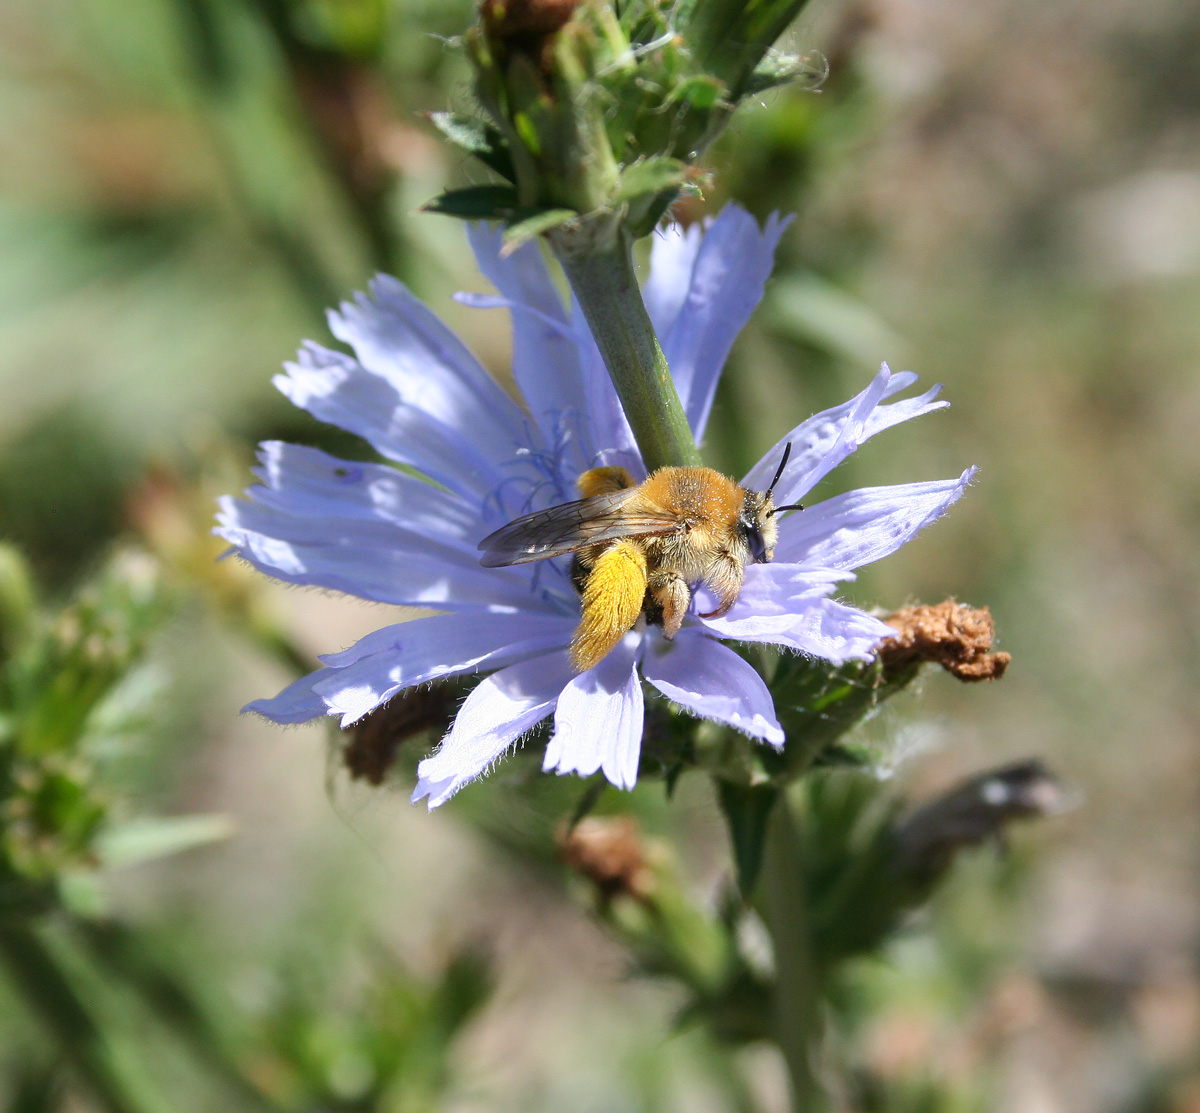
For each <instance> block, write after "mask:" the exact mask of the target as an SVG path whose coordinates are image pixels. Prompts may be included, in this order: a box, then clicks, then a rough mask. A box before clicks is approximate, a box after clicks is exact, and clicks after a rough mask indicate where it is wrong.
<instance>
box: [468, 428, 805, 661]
mask: <svg viewBox="0 0 1200 1113" xmlns="http://www.w3.org/2000/svg"><path fill="white" fill-rule="evenodd" d="M791 451H792V446H791V444H790V443H789V444H788V446H787V447H786V448H785V449H784V453H783V459H782V460H780V462H779V467H778V468H777V469H776V472H775V478H774V479H772V480H771V486H770V487H768V488H767V489H766V490H765V491H750V490H747V489H746V488H745V487H742V486H739V485H738V484H737V483H736V482H734V480H732V479H730V478H729V477H728V476H726V475H722V474H721V473H720V472H718V471H714V470H713V469H712V468H702V467H664V468H659V469H658V470H657V471H655V472H652V473H651V475H650V476H649V477H648V478H647V479H646V480H645V482H643V483H637V482H636V481H635V480H634V478H633V476H632V475H630V473H629V472H628V471H627V470H626V469H625V468H620V467H602V468H592V469H591V470H589V471H585V472H584V473H583V474H582V475H581V476H580V477H579V479H578V481H577V486H578V488H579V493H580V495H581V496H582V497H581V498H580V499H579V500H578V501H576V502H568V503H563V504H562V505H560V506H552V507H550V508H549V509H548V510H539V511H536V512H535V513H533V514H526V515H525V516H524V517H521V518H517V519H516V520H515V521H513V522H509V524H508V525H506V526H504V527H503V528H501V529H498V530H496V532H495V533H492V534H489V535H488V536H487V537H485V538H484V539H483V540H482V541H480V542H479V548H480V550H482V552H483V556H482V557H481V558H480V563H481V564H483V565H484V567H486V568H499V567H504V566H508V565H513V564H527V563H529V562H530V561H535V560H546V559H548V558H549V557H556V556H563V555H565V554H567V553H574V554H575V557H574V560H573V562H572V568H571V576H572V579H573V581H574V583H575V586H576V589H577V590H578V591H579V594H580V596H581V601H582V612H583V613H582V617H581V619H580V622H579V626H578V628H577V629H576V631H575V635H574V637H573V638H572V640H571V662H572V664H573V665H574V666H575V668H576V669H577V670H578V671H579V672H585V671H586V670H587V669H590V668H592V667H593V666H595V665H597V664H599V663H600V661H602V660H603V659H604V658H605V657H606V656H607V655H608V653H609V652H610V651H611V650H612V649H613V647H614V646H616V644H617V643H618V642H619V641H620V640H621V639H622V638H623V637H624V636H625V634H626V633H628V631H629V630H630V629H631V628H632V627H633V625H634V623H636V622H637V620H638V617H639V616H640V615H641V614H643V613H645V614H646V616H647V619H648V620H649V621H651V622H654V623H657V624H660V625H661V626H662V632H663V637H665V638H666V639H667V640H668V641H669V640H670V639H672V638H674V637H675V635H676V634H677V633H678V632H679V628H680V626H681V625H682V624H683V617H684V615H685V614H686V613H687V610H688V607H689V606H690V604H691V601H692V590H693V589H694V588H695V587H696V586H697V585H700V584H703V585H704V586H706V587H708V588H710V589H711V590H712V592H713V593H714V594H715V595H716V597H717V606H716V608H715V609H714V610H711V611H709V612H707V613H706V614H703V615H701V617H702V618H718V617H720V616H721V615H723V614H725V613H726V612H727V611H728V610H729V608H730V607H732V606H733V605H734V603H736V602H737V599H738V595H739V594H741V590H742V578H743V575H744V573H745V569H746V565H747V564H749V563H750V562H751V561H754V562H756V563H759V564H762V563H766V562H767V561H770V560H771V559H772V558H773V557H774V555H775V542H776V539H777V538H778V536H779V526H778V523H777V521H776V516H777V515H778V514H781V513H782V512H783V511H785V510H803V509H804V508H803V507H802V506H801V505H800V504H799V503H796V504H795V505H793V506H775V504H774V502H773V500H772V493H773V492H774V490H775V486H776V484H777V483H778V482H779V478H780V476H782V475H783V469H784V468H785V467H786V466H787V462H788V457H789V456H790V455H791Z"/></svg>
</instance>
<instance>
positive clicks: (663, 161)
mask: <svg viewBox="0 0 1200 1113" xmlns="http://www.w3.org/2000/svg"><path fill="white" fill-rule="evenodd" d="M687 175H688V167H687V164H686V163H684V162H681V161H680V160H679V159H677V158H648V159H644V160H643V161H641V162H635V163H634V164H633V165H632V166H629V167H627V168H626V169H625V172H624V173H623V174H622V175H621V185H620V188H619V189H618V190H617V200H618V201H632V200H633V199H634V198H636V197H644V196H647V195H651V196H653V195H654V194H658V193H662V192H663V191H664V190H668V189H678V188H679V187H680V186H681V185H683V183H684V181H685V180H686V179H687Z"/></svg>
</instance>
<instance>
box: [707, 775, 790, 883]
mask: <svg viewBox="0 0 1200 1113" xmlns="http://www.w3.org/2000/svg"><path fill="white" fill-rule="evenodd" d="M718 785H719V796H720V801H721V810H722V811H723V812H724V813H725V819H726V821H727V822H728V824H729V838H730V841H731V842H732V843H733V861H734V864H735V865H736V867H737V879H738V888H739V889H740V890H741V891H742V895H743V896H744V897H746V898H747V899H749V896H750V893H751V891H752V890H753V889H754V884H755V882H756V881H757V880H758V875H759V871H760V870H761V869H762V862H763V846H764V845H765V843H766V837H767V821H768V819H769V818H770V815H771V809H772V808H773V807H774V806H775V800H776V798H777V797H778V795H779V792H778V790H777V789H776V788H775V787H774V786H773V785H739V784H734V783H732V782H731V781H719V782H718Z"/></svg>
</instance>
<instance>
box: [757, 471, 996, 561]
mask: <svg viewBox="0 0 1200 1113" xmlns="http://www.w3.org/2000/svg"><path fill="white" fill-rule="evenodd" d="M974 475H975V469H974V468H968V469H967V470H966V471H964V472H963V473H962V475H961V476H959V477H958V479H941V480H935V481H933V482H930V483H902V484H895V485H893V486H890V487H861V488H859V489H858V490H855V491H847V492H846V493H845V494H844V495H837V496H835V497H834V498H831V499H826V500H825V501H824V502H820V503H817V504H816V505H815V506H810V507H807V508H806V509H804V510H802V511H796V512H794V513H791V514H789V515H787V516H786V517H785V518H784V519H783V521H782V522H780V525H779V544H778V545H777V546H776V549H775V559H776V560H777V561H779V562H780V563H781V564H801V565H813V566H815V567H821V568H846V569H849V568H862V567H863V566H864V565H867V564H871V563H872V562H874V561H877V560H880V559H882V558H883V557H885V556H890V555H891V554H892V553H894V552H895V551H896V550H897V549H899V548H900V546H901V545H904V544H905V543H906V542H908V541H909V540H911V539H912V538H913V537H914V536H916V534H917V533H919V532H920V531H921V530H923V529H924V528H925V527H926V526H927V525H930V524H931V523H932V522H935V521H937V519H938V518H940V517H941V516H942V515H943V514H945V513H946V511H947V510H949V509H950V507H951V506H952V505H953V504H954V503H956V502H957V501H958V500H959V498H961V497H962V493H963V491H965V490H966V489H967V485H968V484H969V483H970V482H971V479H972V477H973V476H974Z"/></svg>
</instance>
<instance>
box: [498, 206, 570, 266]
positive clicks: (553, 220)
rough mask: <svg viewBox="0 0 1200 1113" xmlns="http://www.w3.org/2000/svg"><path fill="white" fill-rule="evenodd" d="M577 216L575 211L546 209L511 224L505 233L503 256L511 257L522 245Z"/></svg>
mask: <svg viewBox="0 0 1200 1113" xmlns="http://www.w3.org/2000/svg"><path fill="white" fill-rule="evenodd" d="M577 216H579V214H578V213H577V212H576V211H575V210H574V209H544V210H543V211H542V212H540V213H534V214H533V215H532V216H527V217H525V218H524V219H523V220H519V221H517V222H516V224H510V225H509V226H508V229H507V231H505V233H504V251H503V254H505V255H511V254H512V253H513V252H514V251H516V250H517V248H518V247H520V246H521V245H522V244H525V243H528V242H529V241H530V240H532V239H536V238H537V237H538V236H540V235H541V234H542V233H543V232H549V231H550V229H551V228H558V227H559V226H560V225H563V224H566V223H567V221H568V220H574V219H575V218H576V217H577Z"/></svg>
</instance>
